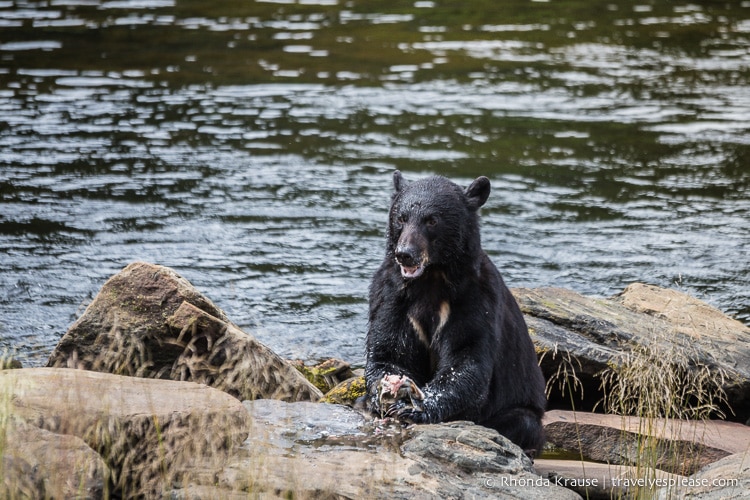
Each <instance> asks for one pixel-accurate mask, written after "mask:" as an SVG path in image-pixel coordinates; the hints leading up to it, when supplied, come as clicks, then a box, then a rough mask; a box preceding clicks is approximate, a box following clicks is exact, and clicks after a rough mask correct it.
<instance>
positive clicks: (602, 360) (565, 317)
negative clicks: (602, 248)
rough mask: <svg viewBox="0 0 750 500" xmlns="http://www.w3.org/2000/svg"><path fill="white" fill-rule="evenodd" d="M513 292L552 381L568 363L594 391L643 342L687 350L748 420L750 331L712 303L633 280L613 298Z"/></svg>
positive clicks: (696, 365)
mask: <svg viewBox="0 0 750 500" xmlns="http://www.w3.org/2000/svg"><path fill="white" fill-rule="evenodd" d="M511 291H512V292H513V295H514V297H515V298H516V300H517V301H518V303H519V305H520V307H521V310H522V311H523V313H524V316H525V318H526V322H527V324H528V326H529V332H530V334H531V337H532V340H533V341H534V343H535V345H536V347H537V352H538V354H539V356H540V359H541V363H540V364H541V366H542V370H543V371H544V374H545V377H546V378H547V379H548V380H549V379H550V378H552V379H554V378H555V377H556V375H558V376H559V374H560V372H561V370H564V369H566V368H567V370H568V372H569V373H573V372H575V377H577V378H578V379H579V380H580V381H581V382H582V384H583V386H584V387H585V389H586V390H587V391H588V392H589V395H591V393H596V392H597V391H598V389H599V385H600V381H601V379H600V376H601V373H602V372H603V371H606V370H607V369H608V367H610V366H612V365H619V364H620V363H621V362H622V359H623V355H626V354H628V353H630V352H633V351H634V350H636V348H637V347H641V348H643V347H645V348H647V349H649V350H650V351H651V352H660V353H664V356H668V355H669V354H670V353H679V354H680V355H684V356H685V357H686V358H689V359H690V360H691V365H692V366H693V367H694V368H693V369H694V370H700V369H702V368H703V367H708V369H709V370H711V371H712V372H714V373H716V374H719V373H721V374H723V382H722V383H721V389H722V390H723V391H724V392H725V393H726V397H727V401H728V403H729V406H730V407H731V409H732V411H733V413H732V412H730V413H729V415H728V416H730V417H732V418H738V419H740V420H741V421H742V422H745V421H746V420H747V419H748V418H750V329H749V328H748V327H746V326H745V325H743V324H742V323H740V322H738V321H735V320H733V319H731V318H729V317H727V316H726V315H724V314H723V313H721V312H720V311H718V310H716V309H715V308H712V307H711V306H709V305H708V304H705V303H703V302H701V301H699V300H697V299H695V298H693V297H690V296H688V295H686V294H683V293H681V292H679V291H676V290H669V289H664V288H659V287H654V286H649V285H643V284H633V285H630V286H629V287H627V288H626V289H625V290H624V291H623V292H622V293H621V294H619V295H618V296H616V297H613V298H593V297H586V296H583V295H581V294H578V293H576V292H573V291H571V290H566V289H562V288H533V289H530V288H516V289H512V290H511ZM717 378H722V377H717ZM559 396H560V397H561V398H562V399H561V400H562V401H565V400H566V399H567V398H568V395H567V394H560V395H559ZM553 399H554V398H553ZM558 399H560V398H558ZM596 399H598V398H595V399H594V400H593V401H590V402H589V404H593V403H596Z"/></svg>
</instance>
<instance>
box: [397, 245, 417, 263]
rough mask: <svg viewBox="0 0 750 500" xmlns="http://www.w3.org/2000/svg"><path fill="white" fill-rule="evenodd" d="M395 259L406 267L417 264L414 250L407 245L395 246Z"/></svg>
mask: <svg viewBox="0 0 750 500" xmlns="http://www.w3.org/2000/svg"><path fill="white" fill-rule="evenodd" d="M396 260H397V261H398V263H399V264H401V265H402V266H406V267H414V266H416V265H418V264H419V259H418V258H417V256H416V255H415V254H414V250H413V249H411V248H409V247H399V248H397V249H396Z"/></svg>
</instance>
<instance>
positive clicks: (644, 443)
mask: <svg viewBox="0 0 750 500" xmlns="http://www.w3.org/2000/svg"><path fill="white" fill-rule="evenodd" d="M544 429H545V433H546V435H547V440H548V442H549V443H551V444H553V445H554V446H556V447H558V448H562V449H565V450H570V451H574V452H576V453H581V455H582V456H583V457H584V458H585V459H588V460H592V461H598V462H606V463H610V464H620V465H636V464H644V463H650V462H652V463H651V465H652V466H654V467H655V468H659V469H664V470H666V471H668V472H672V473H677V474H681V475H690V474H692V473H694V472H696V471H697V470H698V469H700V468H701V467H703V466H705V465H708V464H710V463H713V462H716V461H717V460H719V459H721V458H724V457H726V456H728V455H731V454H733V453H738V452H747V453H750V427H747V426H744V425H742V424H737V423H732V422H723V421H713V420H709V421H682V420H673V419H643V418H637V417H623V416H618V415H601V414H595V413H586V412H569V411H560V410H553V411H550V412H547V414H546V415H545V417H544ZM644 453H649V456H648V458H644V457H643V454H644ZM649 461H650V462H649Z"/></svg>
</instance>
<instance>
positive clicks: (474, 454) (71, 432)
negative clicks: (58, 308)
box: [0, 262, 750, 499]
mask: <svg viewBox="0 0 750 500" xmlns="http://www.w3.org/2000/svg"><path fill="white" fill-rule="evenodd" d="M513 292H514V295H515V296H516V298H517V300H518V301H519V303H520V305H521V307H522V310H523V312H524V314H525V316H526V320H527V322H528V324H529V327H530V331H531V334H532V338H533V340H534V342H535V344H536V348H537V352H538V354H539V356H540V364H541V365H542V367H543V370H544V372H545V376H546V377H548V378H553V379H554V378H555V377H556V378H557V382H558V383H559V382H560V380H565V382H566V383H568V384H571V385H568V386H567V387H565V386H564V385H563V386H558V387H555V386H554V385H550V387H549V389H550V390H551V391H552V393H553V396H552V397H551V398H550V400H551V404H552V405H558V406H559V407H561V408H565V405H566V404H568V405H575V406H576V408H578V409H579V410H580V409H587V408H590V407H592V406H593V404H594V403H595V402H596V401H597V400H598V399H600V398H601V396H602V394H601V392H600V385H601V382H602V373H604V372H606V370H610V371H612V370H613V369H614V368H616V367H617V366H618V363H623V360H627V359H628V358H627V357H628V356H634V355H638V354H639V350H640V349H647V350H650V351H649V353H650V354H655V355H656V356H661V358H668V356H669V353H678V354H680V355H681V354H682V353H684V352H686V350H687V349H688V347H689V349H690V351H689V352H688V353H687V354H688V355H689V359H690V360H691V363H693V362H694V363H693V364H689V365H690V366H688V369H691V370H692V369H695V370H704V371H707V372H710V373H720V374H721V376H723V377H724V378H723V380H722V378H721V377H718V378H712V379H710V380H720V381H722V383H721V384H719V385H720V387H719V389H721V390H723V391H724V394H726V400H725V401H722V403H725V404H726V408H727V409H728V406H731V407H732V408H733V409H734V410H735V411H736V414H735V415H734V418H736V419H743V418H747V417H748V416H750V373H749V370H750V329H748V328H747V327H745V326H744V325H742V324H740V323H738V322H735V321H733V320H731V319H729V318H727V317H726V316H724V315H722V314H721V313H720V312H719V311H716V310H715V309H713V308H710V307H709V306H707V305H706V304H704V303H702V302H700V301H697V300H695V299H693V298H690V297H687V296H685V295H683V294H681V293H679V292H676V291H673V290H663V289H659V288H656V287H649V286H647V285H640V284H635V285H631V286H630V287H628V289H626V290H625V291H624V292H623V293H622V294H620V295H619V296H617V297H614V298H611V299H594V298H590V297H584V296H581V295H579V294H576V293H574V292H571V291H569V290H561V289H554V288H544V289H533V290H531V289H516V290H513ZM686 359H688V358H686ZM667 361H669V359H667ZM48 365H49V368H26V369H20V370H0V455H2V456H1V457H0V458H1V459H2V461H0V469H1V472H2V478H3V481H2V483H0V496H4V497H10V498H13V497H18V496H21V497H49V498H70V497H76V498H108V497H111V496H115V497H119V496H128V497H129V496H143V497H145V498H156V497H161V496H164V495H167V496H170V497H172V498H245V497H247V496H248V495H251V496H252V495H263V496H271V497H286V496H289V495H292V496H301V497H308V496H314V497H319V496H335V497H343V498H357V497H362V496H368V497H388V498H415V497H416V498H428V497H429V498H432V497H435V496H443V497H464V496H478V497H482V496H488V495H489V496H491V495H502V496H511V497H519V498H525V499H526V498H530V499H533V498H579V495H584V496H587V497H589V498H609V497H610V496H611V495H631V494H635V493H637V492H639V491H642V486H640V485H639V483H638V480H640V479H644V478H645V477H646V476H648V477H652V478H657V479H664V480H665V481H667V482H669V481H674V482H675V484H678V485H680V487H681V488H682V489H679V491H680V492H683V491H684V492H686V494H690V495H692V496H691V498H708V499H712V498H720V497H721V496H722V495H725V496H726V495H731V494H733V493H732V492H734V491H737V488H742V487H748V486H750V467H748V463H747V462H748V461H747V456H748V453H750V427H744V426H742V425H739V424H733V423H729V422H687V421H683V420H678V421H675V420H674V419H672V420H665V421H659V420H658V419H657V420H656V421H654V420H653V419H651V420H648V421H649V422H651V424H652V425H653V426H654V429H656V430H658V432H656V431H655V432H653V436H652V435H651V434H649V432H646V431H644V428H643V425H644V424H643V422H644V420H643V418H641V419H639V418H636V417H620V416H615V415H601V414H589V413H585V412H581V411H579V412H576V413H575V414H573V413H570V412H565V411H556V410H553V411H550V412H548V414H547V417H546V419H545V425H546V430H547V434H548V438H549V441H550V442H551V443H552V444H553V445H555V446H557V447H558V448H562V449H566V450H568V451H574V452H576V454H577V455H576V456H577V457H578V458H577V459H575V460H565V461H564V462H560V461H555V460H554V459H550V458H545V457H544V456H543V457H542V458H541V459H539V460H537V463H536V468H534V467H533V466H532V464H531V462H530V461H529V460H528V459H527V457H526V456H525V455H524V454H523V453H522V452H521V450H520V449H518V448H517V447H515V446H514V445H513V444H512V443H510V442H508V441H507V440H506V439H505V438H504V437H502V436H500V435H499V434H497V433H496V432H495V431H492V430H490V429H486V428H484V427H481V426H477V425H474V424H471V423H469V422H449V423H444V424H437V425H420V426H410V427H408V428H403V427H402V426H401V425H398V424H394V423H389V422H387V421H385V422H384V421H379V420H374V419H373V418H372V416H363V415H362V414H360V413H358V412H357V411H356V410H354V409H352V408H347V407H346V406H343V405H350V406H353V403H354V401H353V400H354V398H356V395H357V394H358V393H359V392H361V387H360V386H361V384H360V383H359V382H360V378H357V377H354V378H347V377H349V376H350V375H352V373H351V371H350V370H349V369H348V368H349V367H347V366H346V363H344V362H341V361H336V362H330V363H325V364H322V365H320V366H318V367H314V369H312V370H310V369H308V368H307V367H305V366H304V364H303V365H302V366H301V367H299V366H298V367H295V365H294V363H291V362H288V361H285V360H283V359H281V358H279V357H278V356H277V355H276V354H275V353H273V351H271V350H270V349H269V348H268V347H266V346H264V345H263V344H261V343H260V342H258V341H257V340H256V339H254V338H253V337H252V335H250V334H248V333H246V332H244V331H242V330H240V329H239V328H238V327H237V326H236V325H234V324H233V323H231V321H230V320H229V319H228V318H227V317H226V315H225V314H224V313H223V312H222V311H221V309H219V308H218V307H217V306H215V305H214V304H213V303H212V302H211V301H210V300H209V299H208V298H207V297H205V296H203V295H202V294H201V293H200V292H198V291H197V290H195V289H194V288H193V287H192V285H190V283H188V282H187V281H186V280H184V279H183V278H182V277H180V276H179V275H177V274H176V273H175V272H174V271H172V270H171V269H168V268H165V267H162V266H156V265H152V264H148V263H143V262H136V263H133V264H131V265H129V266H127V267H126V268H125V269H123V271H122V272H120V273H118V274H117V275H115V276H113V277H112V278H111V279H110V280H108V281H107V283H105V285H104V286H103V287H102V289H101V291H100V293H99V294H98V295H97V296H96V298H95V299H94V301H93V302H92V303H91V304H90V305H89V307H88V308H87V309H86V311H85V312H84V314H83V315H82V316H81V317H80V318H79V319H78V320H77V321H76V322H75V323H74V324H73V325H72V326H71V328H70V329H69V331H68V332H67V333H66V334H65V336H63V338H62V339H61V341H60V343H59V345H58V346H57V348H56V349H55V352H54V353H53V355H52V356H51V358H50V361H49V364H48ZM298 365H299V363H298ZM665 366H669V365H668V364H667V365H665ZM69 368H79V369H78V370H71V369H69ZM298 368H302V370H303V371H305V372H308V373H309V375H310V377H311V378H312V379H313V380H314V381H315V382H316V383H318V384H319V385H321V387H324V385H323V384H322V382H325V387H326V389H328V388H329V387H330V386H331V385H333V384H335V383H336V382H340V381H341V379H343V378H347V380H345V381H343V382H341V383H340V384H339V385H338V386H336V387H335V388H334V389H333V390H331V391H329V392H328V394H327V399H326V400H327V401H329V402H336V403H339V404H336V405H331V404H324V403H315V402H317V401H320V400H321V397H322V396H323V394H322V392H321V391H320V390H319V389H318V388H317V387H315V386H314V385H313V384H312V383H310V382H309V381H308V380H306V379H305V377H303V376H302V374H301V373H300V372H299V371H298ZM81 369H83V370H81ZM665 371H668V370H665ZM355 372H356V371H355ZM565 377H568V378H565ZM575 384H578V385H575ZM579 392H580V393H581V394H580V396H579V394H578V393H579ZM584 392H585V393H586V397H582V396H583V393H584ZM571 394H575V395H576V397H580V399H575V398H574V397H572V396H571ZM241 401H242V402H241ZM679 401H680V400H678V402H679ZM644 439H645V440H649V439H651V440H652V441H651V443H655V444H654V449H655V450H656V451H657V454H660V455H664V456H663V457H662V458H663V459H662V460H661V461H659V460H656V461H645V462H644V461H643V460H642V459H641V458H640V455H639V453H638V451H637V447H638V445H639V443H640V442H642V441H643V440H644ZM634 450H635V451H634ZM670 454H671V455H670ZM675 456H676V457H678V458H679V457H680V456H683V457H685V458H684V459H681V461H680V463H679V464H677V465H675V462H674V461H673V458H674V457H675ZM670 457H671V458H670ZM586 460H598V461H606V462H609V464H601V463H593V462H587V461H586ZM670 460H672V461H670ZM661 468H664V469H665V470H659V469H661ZM312 470H314V471H315V473H313V474H310V471H312ZM592 472H595V474H594V477H597V478H599V477H601V481H598V480H597V484H596V485H593V484H591V481H590V479H591V478H592ZM690 474H692V475H690ZM712 475H714V476H716V477H724V478H728V479H731V481H729V480H728V481H726V482H724V483H722V484H719V485H713V486H712V487H707V486H705V485H704V481H703V480H704V479H706V478H710V477H713V476H712ZM302 477H304V480H302V479H300V478H302ZM587 477H588V479H589V483H588V484H587V483H586V481H587ZM627 478H630V479H631V480H632V481H630V482H628V481H625V480H624V479H627ZM693 479H695V480H694V481H693V482H690V481H692V480H693ZM683 480H685V481H687V482H685V481H683ZM660 484H661V483H659V482H658V481H657V482H656V483H654V484H652V485H650V486H649V494H652V495H657V496H660V497H663V498H669V494H670V491H678V490H669V487H668V488H667V489H661V490H659V489H658V488H657V486H659V485H660ZM738 485H739V486H738ZM563 486H564V487H563ZM732 488H734V489H732ZM680 494H682V493H680Z"/></svg>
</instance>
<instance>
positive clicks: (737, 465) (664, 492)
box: [655, 450, 750, 500]
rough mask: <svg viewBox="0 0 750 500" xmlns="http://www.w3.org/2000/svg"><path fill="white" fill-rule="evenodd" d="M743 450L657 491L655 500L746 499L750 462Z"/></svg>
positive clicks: (748, 489)
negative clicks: (673, 499)
mask: <svg viewBox="0 0 750 500" xmlns="http://www.w3.org/2000/svg"><path fill="white" fill-rule="evenodd" d="M749 452H750V450H745V451H743V452H741V453H735V454H734V455H730V456H728V457H726V458H723V459H721V460H719V461H718V462H715V463H713V464H711V465H709V466H707V467H704V468H703V469H701V470H700V471H699V472H698V473H697V474H693V475H692V476H690V477H687V478H683V479H681V480H679V481H676V484H672V485H669V486H667V487H664V488H662V489H660V490H659V492H658V495H656V496H655V498H657V499H659V500H669V499H672V498H680V499H695V500H727V499H735V498H736V499H738V500H739V499H743V498H747V495H748V492H749V491H750V458H748V456H749V455H748V453H749Z"/></svg>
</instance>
